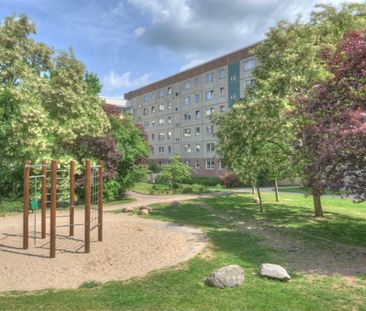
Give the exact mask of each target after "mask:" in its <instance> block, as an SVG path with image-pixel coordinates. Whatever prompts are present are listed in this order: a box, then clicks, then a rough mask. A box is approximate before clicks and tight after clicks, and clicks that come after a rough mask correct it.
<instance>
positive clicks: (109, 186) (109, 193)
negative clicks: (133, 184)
mask: <svg viewBox="0 0 366 311" xmlns="http://www.w3.org/2000/svg"><path fill="white" fill-rule="evenodd" d="M120 187H121V186H120V184H119V183H118V182H117V181H115V180H108V181H105V182H104V184H103V200H104V201H106V202H111V201H116V200H117V199H120V195H119V193H120Z"/></svg>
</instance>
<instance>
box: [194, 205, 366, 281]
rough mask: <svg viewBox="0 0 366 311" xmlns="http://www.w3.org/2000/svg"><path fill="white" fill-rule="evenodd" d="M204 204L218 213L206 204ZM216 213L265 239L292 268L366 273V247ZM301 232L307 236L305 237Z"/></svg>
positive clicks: (308, 270) (310, 270) (236, 227)
mask: <svg viewBox="0 0 366 311" xmlns="http://www.w3.org/2000/svg"><path fill="white" fill-rule="evenodd" d="M201 206H203V207H204V208H206V209H209V210H210V211H211V212H213V213H215V211H214V210H213V209H212V208H211V207H210V206H208V205H207V204H203V205H201ZM215 214H216V216H217V217H220V218H222V219H224V220H225V221H230V222H231V223H232V225H233V228H234V229H236V230H240V231H245V232H247V233H249V234H252V235H255V236H258V237H260V238H261V239H263V240H262V242H261V243H263V244H264V245H266V246H267V247H270V248H273V249H275V250H277V251H279V252H280V253H281V257H282V258H285V261H286V262H287V267H288V268H289V269H290V270H294V271H299V272H303V273H306V274H313V273H319V274H325V275H342V276H344V277H355V276H360V275H366V247H357V246H350V245H345V244H341V243H337V242H334V241H332V240H328V239H325V238H319V237H316V236H310V235H309V234H307V233H305V232H302V231H301V230H300V229H296V235H295V234H294V231H293V230H291V229H286V228H280V227H277V226H274V225H272V224H270V223H266V222H264V221H260V222H258V221H254V220H249V219H246V220H245V221H238V220H237V219H236V218H235V217H231V216H227V215H223V214H221V215H220V214H218V213H215ZM299 234H300V236H299ZM301 235H304V239H303V238H301Z"/></svg>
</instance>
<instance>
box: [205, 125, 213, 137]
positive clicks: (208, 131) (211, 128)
mask: <svg viewBox="0 0 366 311" xmlns="http://www.w3.org/2000/svg"><path fill="white" fill-rule="evenodd" d="M206 133H207V135H213V133H214V126H213V125H208V126H206Z"/></svg>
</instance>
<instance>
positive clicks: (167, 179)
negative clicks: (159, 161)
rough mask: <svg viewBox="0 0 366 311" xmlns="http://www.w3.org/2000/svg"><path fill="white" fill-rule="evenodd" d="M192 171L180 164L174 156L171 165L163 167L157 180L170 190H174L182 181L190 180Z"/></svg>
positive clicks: (179, 160)
mask: <svg viewBox="0 0 366 311" xmlns="http://www.w3.org/2000/svg"><path fill="white" fill-rule="evenodd" d="M191 176H192V169H191V168H190V167H189V166H188V165H185V164H184V163H182V162H181V159H180V157H179V156H174V157H173V158H172V159H171V163H170V164H167V165H164V166H163V169H162V172H161V173H160V175H159V180H160V181H162V182H164V183H166V184H167V185H168V186H169V187H170V188H172V189H176V188H178V185H179V184H181V183H182V182H183V181H184V180H189V179H191Z"/></svg>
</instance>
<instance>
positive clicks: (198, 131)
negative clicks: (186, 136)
mask: <svg viewBox="0 0 366 311" xmlns="http://www.w3.org/2000/svg"><path fill="white" fill-rule="evenodd" d="M194 132H195V134H196V136H198V135H200V134H201V128H200V127H196V128H195V130H194Z"/></svg>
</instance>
